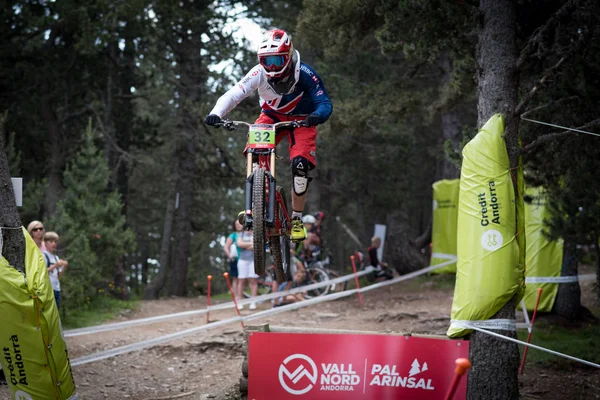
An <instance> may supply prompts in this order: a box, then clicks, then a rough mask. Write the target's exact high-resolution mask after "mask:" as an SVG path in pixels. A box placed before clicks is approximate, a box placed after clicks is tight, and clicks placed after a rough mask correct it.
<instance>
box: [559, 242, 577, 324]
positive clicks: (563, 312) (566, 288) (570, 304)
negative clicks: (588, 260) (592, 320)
mask: <svg viewBox="0 0 600 400" xmlns="http://www.w3.org/2000/svg"><path fill="white" fill-rule="evenodd" d="M576 252H577V248H576V245H575V244H574V243H565V244H564V250H563V267H562V269H561V271H560V276H575V277H576V276H577V272H578V269H579V261H578V260H577V254H576ZM580 309H581V288H580V287H579V281H578V280H576V281H574V282H566V283H559V284H558V293H557V294H556V300H555V301H554V307H553V311H554V312H555V313H556V314H558V315H560V316H561V317H564V318H566V319H567V320H568V321H571V322H574V321H577V320H578V319H579V315H580Z"/></svg>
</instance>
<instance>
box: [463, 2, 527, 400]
mask: <svg viewBox="0 0 600 400" xmlns="http://www.w3.org/2000/svg"><path fill="white" fill-rule="evenodd" d="M479 11H480V16H479V17H480V23H481V26H480V30H479V43H478V46H477V62H478V95H479V100H478V107H477V110H478V126H479V127H481V126H482V125H483V124H484V123H485V122H486V121H487V120H488V119H489V118H490V117H491V116H492V115H493V114H495V113H502V114H504V116H505V139H506V146H507V150H508V155H509V159H510V166H511V168H514V167H516V166H517V165H518V161H519V159H518V151H519V144H518V134H519V133H518V132H519V131H518V128H519V126H518V120H517V119H516V118H515V117H514V109H515V107H516V102H517V87H518V81H517V76H516V68H515V66H516V54H517V49H516V42H515V33H516V9H515V3H514V2H513V1H512V0H481V1H480V6H479ZM515 193H518V192H517V191H516V190H515ZM517 211H518V207H517ZM515 233H516V232H515ZM499 267H501V268H514V266H513V265H504V266H499ZM515 309H516V301H515V298H514V297H513V298H512V299H511V300H510V301H509V302H507V303H506V304H505V305H504V306H503V307H502V308H501V309H500V311H498V312H497V313H496V315H494V316H493V317H492V318H494V319H496V318H498V319H510V320H514V319H515ZM496 332H497V333H500V334H502V335H505V336H509V337H512V338H516V332H515V331H502V330H501V331H496ZM470 342H471V343H470V351H469V353H470V354H469V357H470V360H471V362H472V364H473V368H472V369H471V371H470V372H469V374H468V378H467V398H468V399H486V400H493V399H502V400H505V399H518V398H519V386H518V377H517V373H518V368H519V349H518V347H517V345H516V344H514V343H512V342H509V341H506V340H503V339H497V338H495V337H493V336H490V335H487V334H485V333H480V332H477V331H475V332H473V334H472V335H471V341H470Z"/></svg>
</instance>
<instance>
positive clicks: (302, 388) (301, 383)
mask: <svg viewBox="0 0 600 400" xmlns="http://www.w3.org/2000/svg"><path fill="white" fill-rule="evenodd" d="M293 360H301V362H300V365H299V366H298V367H296V369H295V370H294V371H292V372H290V371H289V370H288V368H287V367H286V366H287V365H288V364H289V363H290V362H291V361H293ZM304 378H306V379H304ZM279 383H281V386H282V387H283V388H284V389H285V391H286V392H288V393H290V394H294V395H301V394H304V393H307V392H308V391H309V390H310V389H312V388H313V386H314V385H315V384H316V383H317V365H316V364H315V362H314V361H313V360H311V359H310V357H308V356H305V355H304V354H292V355H291V356H289V357H287V358H286V359H285V360H283V363H282V364H281V365H280V366H279Z"/></svg>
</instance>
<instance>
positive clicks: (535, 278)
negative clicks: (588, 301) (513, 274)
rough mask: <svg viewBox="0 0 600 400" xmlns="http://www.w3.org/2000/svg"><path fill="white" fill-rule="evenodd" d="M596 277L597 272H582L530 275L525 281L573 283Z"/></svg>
mask: <svg viewBox="0 0 600 400" xmlns="http://www.w3.org/2000/svg"><path fill="white" fill-rule="evenodd" d="M594 279H596V274H582V275H571V276H528V277H527V278H525V283H571V282H577V281H590V280H594Z"/></svg>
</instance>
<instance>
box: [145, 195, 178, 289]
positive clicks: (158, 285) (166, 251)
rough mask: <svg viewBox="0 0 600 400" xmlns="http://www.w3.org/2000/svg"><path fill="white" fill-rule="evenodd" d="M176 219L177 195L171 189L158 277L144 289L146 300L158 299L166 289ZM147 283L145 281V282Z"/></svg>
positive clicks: (168, 197)
mask: <svg viewBox="0 0 600 400" xmlns="http://www.w3.org/2000/svg"><path fill="white" fill-rule="evenodd" d="M174 219H175V193H174V190H173V189H172V188H171V189H170V190H169V193H168V196H167V209H166V211H165V220H164V225H163V234H162V242H161V244H160V256H159V260H158V262H159V264H160V265H159V267H158V268H159V269H158V275H156V276H155V277H154V279H152V282H150V283H149V284H148V285H147V286H146V287H145V288H144V299H145V300H155V299H158V296H159V295H160V291H161V290H162V289H163V288H164V287H165V283H166V280H167V270H168V267H169V259H170V254H171V235H172V234H173V221H174ZM144 282H145V281H144Z"/></svg>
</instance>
